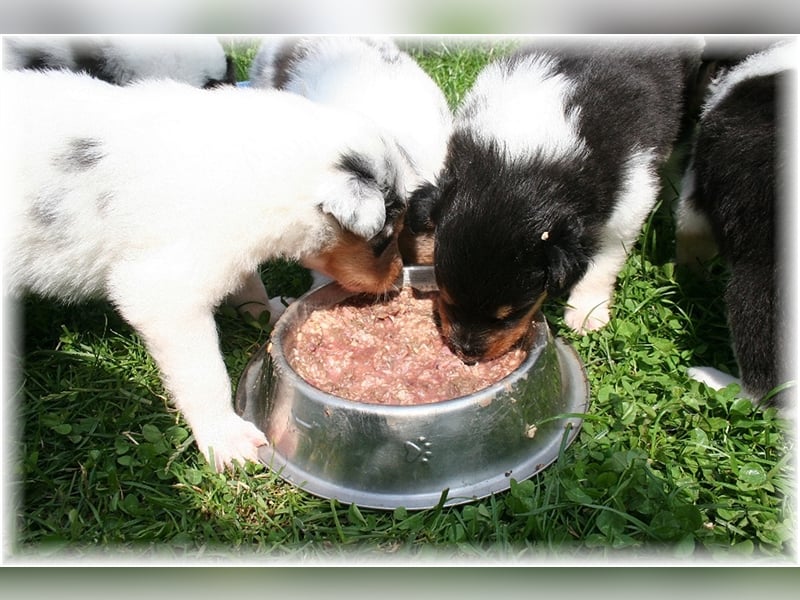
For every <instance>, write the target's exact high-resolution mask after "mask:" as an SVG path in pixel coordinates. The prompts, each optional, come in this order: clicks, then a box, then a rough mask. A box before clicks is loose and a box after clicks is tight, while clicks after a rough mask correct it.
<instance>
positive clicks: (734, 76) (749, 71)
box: [703, 42, 798, 117]
mask: <svg viewBox="0 0 800 600" xmlns="http://www.w3.org/2000/svg"><path fill="white" fill-rule="evenodd" d="M797 51H798V46H797V44H796V43H794V42H783V43H779V44H776V45H775V46H772V47H770V48H768V49H767V50H764V51H763V52H759V53H757V54H753V55H752V56H749V57H747V58H746V59H745V60H743V61H742V62H741V63H739V64H737V65H736V66H734V67H733V68H731V69H729V70H726V71H722V72H721V73H720V74H719V76H718V77H717V78H716V79H714V81H712V82H711V84H710V87H709V96H708V100H707V101H706V103H705V105H704V106H703V117H705V115H706V114H708V113H709V112H710V111H711V110H713V109H714V107H715V106H717V104H719V103H720V102H721V101H722V100H723V99H724V98H725V96H727V95H728V93H729V92H730V91H731V90H732V89H733V88H734V87H736V85H737V84H739V83H741V82H743V81H746V80H747V79H752V78H753V77H761V76H764V75H774V74H775V73H780V72H781V71H786V70H787V69H792V68H795V67H796V66H797Z"/></svg>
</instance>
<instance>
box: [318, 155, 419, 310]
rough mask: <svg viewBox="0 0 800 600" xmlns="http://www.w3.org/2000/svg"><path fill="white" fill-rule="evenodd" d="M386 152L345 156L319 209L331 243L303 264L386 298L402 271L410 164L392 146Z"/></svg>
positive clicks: (323, 192) (322, 193)
mask: <svg viewBox="0 0 800 600" xmlns="http://www.w3.org/2000/svg"><path fill="white" fill-rule="evenodd" d="M382 149H383V152H381V153H365V152H357V151H348V152H345V153H343V154H342V155H341V157H340V159H339V160H338V162H337V163H336V164H335V166H334V168H333V170H332V172H331V173H330V176H329V177H328V178H327V181H326V183H325V185H324V187H323V189H322V190H321V191H320V192H319V198H320V202H319V210H320V211H321V212H322V213H323V215H325V218H326V219H327V220H328V221H329V223H330V225H331V227H330V228H329V234H328V236H327V241H326V242H325V243H324V244H323V246H322V248H321V249H320V250H319V251H318V252H316V253H315V254H314V255H313V256H309V257H307V258H306V259H304V260H303V264H304V265H305V266H307V267H308V268H311V269H315V270H317V271H321V272H322V273H325V274H326V275H328V276H330V277H333V278H334V279H336V280H337V281H338V282H339V284H340V285H342V286H343V287H344V288H346V289H348V290H350V291H354V292H367V293H373V294H382V293H384V292H386V291H388V290H389V289H391V287H392V286H393V284H394V283H395V281H396V280H397V278H398V277H399V276H400V272H401V271H402V269H403V262H402V260H401V258H400V251H399V249H398V245H397V238H398V235H399V234H400V231H401V229H402V227H403V215H404V214H405V210H406V204H407V198H406V191H405V187H404V181H405V179H404V178H405V173H406V169H407V163H405V162H404V161H405V159H404V158H403V157H402V155H401V154H400V153H399V151H398V150H397V148H396V146H395V145H394V144H393V143H385V144H383V146H382Z"/></svg>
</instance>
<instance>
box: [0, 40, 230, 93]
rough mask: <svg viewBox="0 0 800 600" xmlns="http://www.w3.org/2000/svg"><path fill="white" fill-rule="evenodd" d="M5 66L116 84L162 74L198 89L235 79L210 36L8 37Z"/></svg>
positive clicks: (4, 43)
mask: <svg viewBox="0 0 800 600" xmlns="http://www.w3.org/2000/svg"><path fill="white" fill-rule="evenodd" d="M3 67H4V68H6V69H39V70H42V69H66V70H69V71H75V72H81V71H82V72H85V73H88V74H89V75H92V76H93V77H97V78H98V79H102V80H103V81H107V82H109V83H114V84H116V85H128V84H130V83H132V82H134V81H138V80H141V79H163V78H167V79H174V80H176V81H182V82H184V83H188V84H190V85H193V86H195V87H201V88H211V87H216V86H218V85H223V84H231V85H233V84H235V83H236V78H235V70H234V64H233V61H232V60H231V58H230V57H227V56H225V51H224V49H223V47H222V44H220V43H219V40H217V39H216V38H214V37H211V36H174V37H157V38H150V37H125V36H119V37H108V38H103V37H87V38H84V37H65V36H62V37H59V36H55V37H52V36H43V37H39V36H19V37H6V38H4V39H3Z"/></svg>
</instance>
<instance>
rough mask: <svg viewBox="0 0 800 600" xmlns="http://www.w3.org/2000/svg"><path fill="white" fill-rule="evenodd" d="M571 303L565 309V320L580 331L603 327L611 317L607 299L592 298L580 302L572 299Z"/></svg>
mask: <svg viewBox="0 0 800 600" xmlns="http://www.w3.org/2000/svg"><path fill="white" fill-rule="evenodd" d="M570 304H571V306H567V308H566V309H565V310H564V321H565V322H566V324H567V326H568V327H569V328H570V329H572V330H573V331H576V332H578V333H588V332H590V331H595V330H597V329H601V328H602V327H605V326H606V325H607V324H608V321H609V320H610V319H611V314H610V313H609V310H608V300H606V299H591V300H588V301H582V302H580V303H578V302H575V303H573V301H570Z"/></svg>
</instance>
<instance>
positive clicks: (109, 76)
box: [71, 39, 119, 84]
mask: <svg viewBox="0 0 800 600" xmlns="http://www.w3.org/2000/svg"><path fill="white" fill-rule="evenodd" d="M71 48H72V58H73V60H74V61H75V70H76V71H83V72H84V73H87V74H89V75H91V76H92V77H95V78H97V79H102V80H103V81H106V82H108V83H113V84H118V83H119V81H118V80H117V77H115V75H114V73H113V69H112V68H111V66H110V65H109V64H108V61H107V59H106V56H105V53H104V52H103V48H102V47H101V45H100V43H99V42H96V41H95V40H90V39H76V40H74V41H73V42H72V46H71Z"/></svg>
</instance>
